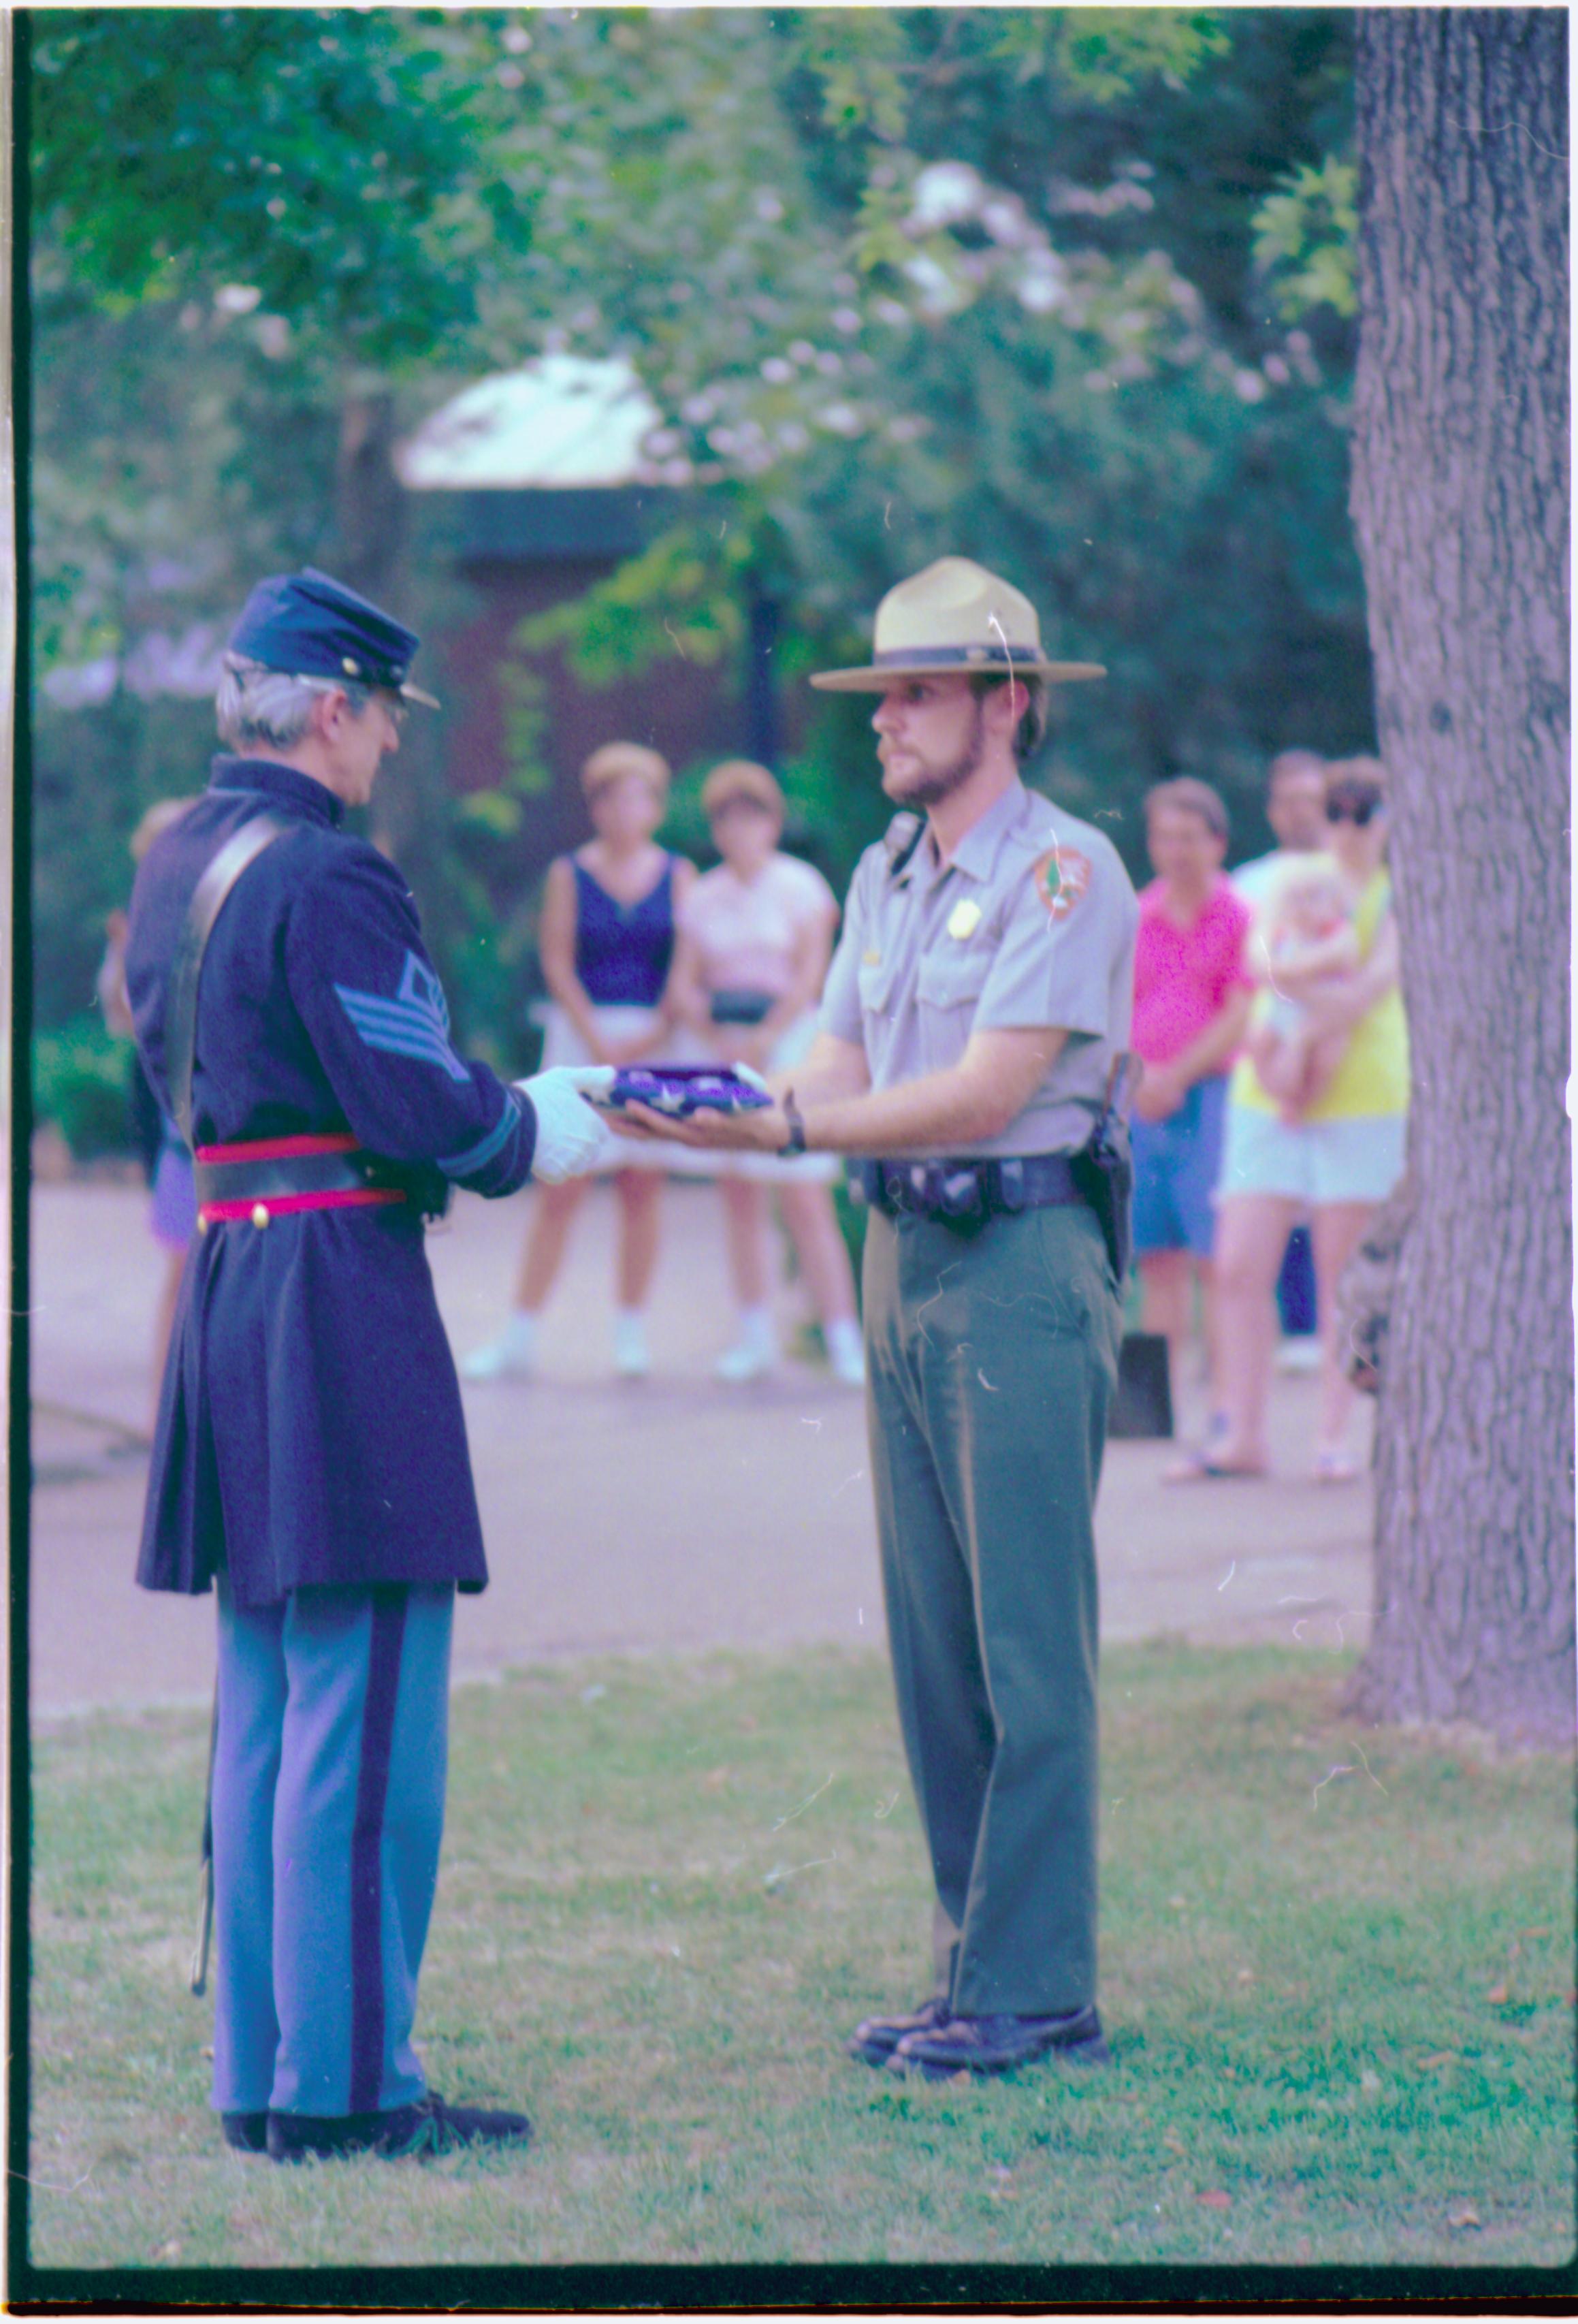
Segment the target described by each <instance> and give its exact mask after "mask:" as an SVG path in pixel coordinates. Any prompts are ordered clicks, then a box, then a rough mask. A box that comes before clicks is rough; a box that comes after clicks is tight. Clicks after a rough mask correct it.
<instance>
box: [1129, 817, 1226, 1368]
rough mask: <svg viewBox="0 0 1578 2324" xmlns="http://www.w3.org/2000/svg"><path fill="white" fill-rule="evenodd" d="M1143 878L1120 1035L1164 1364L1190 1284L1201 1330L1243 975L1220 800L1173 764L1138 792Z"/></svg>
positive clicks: (1145, 1322)
mask: <svg viewBox="0 0 1578 2324" xmlns="http://www.w3.org/2000/svg"><path fill="white" fill-rule="evenodd" d="M1145 844H1146V846H1147V848H1148V849H1149V851H1150V855H1151V863H1152V865H1153V866H1154V868H1155V871H1156V875H1157V876H1156V878H1155V879H1154V880H1153V881H1151V885H1150V886H1149V887H1148V888H1145V889H1143V890H1142V891H1141V895H1140V933H1139V941H1138V945H1137V948H1136V951H1135V955H1134V1029H1133V1048H1134V1052H1135V1054H1136V1056H1138V1057H1139V1059H1140V1061H1141V1064H1142V1066H1143V1069H1144V1070H1143V1074H1142V1078H1141V1082H1140V1085H1139V1088H1138V1089H1137V1090H1136V1092H1135V1093H1134V1103H1133V1159H1134V1250H1135V1252H1136V1254H1137V1256H1138V1259H1139V1262H1140V1281H1141V1285H1142V1291H1143V1295H1144V1304H1143V1308H1142V1316H1141V1323H1142V1328H1143V1329H1144V1330H1145V1331H1148V1332H1161V1333H1165V1334H1166V1337H1167V1341H1168V1347H1169V1352H1170V1358H1171V1362H1172V1369H1173V1371H1174V1374H1175V1376H1176V1373H1177V1369H1178V1360H1179V1353H1180V1351H1181V1349H1182V1347H1183V1344H1184V1342H1185V1341H1186V1340H1187V1339H1188V1331H1189V1320H1190V1309H1191V1306H1192V1302H1193V1295H1194V1289H1195V1286H1199V1290H1200V1296H1201V1299H1202V1302H1203V1305H1204V1309H1205V1322H1206V1344H1207V1347H1209V1344H1210V1341H1211V1336H1212V1311H1213V1299H1212V1282H1211V1275H1212V1268H1211V1249H1212V1242H1213V1240H1214V1236H1215V1232H1216V1213H1215V1211H1214V1210H1213V1207H1212V1196H1213V1194H1215V1191H1216V1177H1217V1171H1218V1168H1219V1166H1220V1162H1221V1155H1222V1118H1223V1108H1224V1105H1225V1100H1226V1093H1227V1069H1228V1067H1229V1065H1231V1064H1232V1062H1233V1056H1234V1050H1235V1049H1236V1048H1237V1047H1238V1045H1239V1043H1240V1041H1241V1040H1242V1039H1243V1030H1244V1025H1245V1022H1246V1019H1247V1018H1248V1015H1249V1003H1250V995H1251V991H1252V984H1251V980H1250V978H1249V975H1248V973H1247V972H1246V970H1245V967H1244V961H1243V955H1244V941H1245V937H1246V936H1247V934H1248V930H1249V926H1250V911H1249V907H1248V906H1247V905H1246V904H1245V903H1244V902H1243V899H1242V898H1240V897H1238V896H1236V895H1234V891H1233V888H1232V886H1231V884H1230V882H1229V881H1228V880H1227V878H1226V876H1225V873H1224V871H1223V869H1222V859H1223V857H1224V855H1225V853H1226V851H1227V810H1226V808H1225V807H1224V806H1223V804H1222V801H1221V799H1220V798H1218V796H1217V794H1216V792H1215V791H1214V790H1213V789H1212V788H1211V786H1210V785H1209V784H1208V783H1202V782H1197V781H1195V780H1194V779H1192V778H1191V777H1188V776H1183V777H1180V778H1179V779H1178V780H1176V781H1174V782H1168V783H1158V784H1157V785H1156V787H1155V788H1153V789H1152V790H1151V791H1150V792H1148V793H1147V795H1146V798H1145Z"/></svg>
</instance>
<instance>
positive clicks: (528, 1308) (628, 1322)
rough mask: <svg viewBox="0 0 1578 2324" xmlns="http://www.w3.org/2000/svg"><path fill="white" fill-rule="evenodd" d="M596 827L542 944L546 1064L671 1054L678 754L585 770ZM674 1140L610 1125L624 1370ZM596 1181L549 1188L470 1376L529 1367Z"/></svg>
mask: <svg viewBox="0 0 1578 2324" xmlns="http://www.w3.org/2000/svg"><path fill="white" fill-rule="evenodd" d="M581 787H582V788H583V791H584V792H585V794H586V804H587V807H588V810H589V812H590V814H591V816H592V825H593V827H594V829H595V832H596V836H595V838H593V839H590V840H588V841H587V843H586V844H585V845H584V846H583V847H578V848H577V849H576V850H575V852H574V853H573V855H560V856H556V857H555V860H554V862H552V863H551V864H550V865H549V866H548V876H547V884H546V890H545V891H544V897H543V912H542V921H541V925H540V927H539V928H538V931H537V951H538V954H539V956H540V958H541V960H542V964H543V975H544V978H545V980H546V983H547V988H548V991H549V993H550V995H551V996H552V1006H551V1008H550V1010H549V1011H548V1020H547V1032H546V1039H545V1041H544V1044H543V1065H544V1067H545V1069H546V1067H547V1066H549V1065H632V1064H634V1063H635V1061H636V1060H637V1059H638V1058H641V1057H654V1056H658V1055H659V1054H660V1052H661V1050H662V1047H663V1045H664V1037H665V1034H666V1033H667V1031H668V1029H669V1028H670V1026H671V1025H672V1024H673V1023H674V1012H673V1010H672V1009H671V1008H670V1006H669V1004H668V1000H667V985H668V973H669V965H670V963H671V961H672V959H673V955H674V922H675V916H676V914H677V912H678V909H679V907H680V905H681V903H682V902H683V899H684V897H685V895H686V894H687V892H688V891H689V888H690V884H691V881H693V879H694V878H695V867H694V865H693V864H692V863H689V862H686V861H685V859H684V858H683V856H679V855H670V854H668V853H666V852H665V850H664V849H663V848H661V847H659V846H658V845H657V844H656V842H655V840H654V839H653V836H652V835H653V833H654V832H655V831H656V828H657V826H658V825H659V824H660V823H661V822H662V820H663V816H664V810H665V807H666V806H667V803H668V763H667V761H666V760H665V759H664V758H663V757H662V756H661V755H660V754H659V753H658V752H656V751H649V750H647V749H646V748H645V747H644V746H643V745H642V744H641V743H639V742H608V743H605V744H604V745H603V747H602V749H601V750H600V751H594V752H592V756H591V758H590V759H588V760H587V761H586V764H585V765H584V766H583V768H582V770H581ZM664 1161H665V1154H664V1148H661V1147H658V1146H654V1147H653V1148H650V1150H647V1149H645V1148H636V1147H635V1146H634V1144H633V1143H632V1141H630V1140H628V1139H616V1138H614V1137H613V1136H612V1135H611V1133H610V1136H609V1138H608V1140H607V1143H606V1146H605V1148H604V1149H603V1152H602V1154H601V1156H600V1157H598V1159H597V1160H596V1161H594V1162H593V1164H592V1173H593V1174H595V1173H596V1172H598V1171H601V1170H611V1171H612V1172H613V1174H614V1189H615V1193H616V1194H617V1195H618V1198H619V1256H618V1268H617V1281H618V1292H617V1308H616V1313H615V1316H614V1368H615V1369H616V1370H617V1371H619V1372H620V1373H622V1374H623V1375H625V1377H627V1378H628V1379H638V1378H639V1377H640V1376H641V1375H642V1374H643V1373H645V1372H646V1371H647V1369H649V1359H648V1356H647V1334H646V1327H645V1323H644V1317H643V1311H644V1309H645V1307H646V1304H647V1293H648V1291H649V1290H650V1288H651V1284H652V1275H653V1270H654V1268H656V1263H657V1235H658V1203H659V1199H660V1197H661V1194H662V1191H663V1171H664ZM589 1183H590V1179H589V1177H580V1178H566V1179H564V1181H563V1182H562V1183H561V1184H559V1185H545V1186H543V1187H540V1188H539V1189H538V1192H537V1203H536V1205H535V1207H534V1209H533V1212H532V1220H531V1225H530V1228H529V1230H528V1234H527V1238H526V1245H525V1248H524V1250H522V1252H521V1258H520V1268H519V1272H518V1276H517V1277H516V1286H515V1305H514V1307H513V1309H512V1310H511V1312H510V1314H509V1318H508V1320H507V1322H506V1323H505V1325H504V1328H503V1330H502V1332H500V1334H499V1337H498V1338H497V1339H496V1340H491V1341H490V1342H489V1343H488V1344H487V1346H486V1347H482V1348H478V1349H476V1350H475V1351H473V1352H472V1354H471V1355H470V1356H468V1357H467V1358H466V1360H465V1361H464V1362H463V1365H462V1366H461V1369H462V1371H463V1373H464V1375H465V1377H466V1379H473V1380H481V1379H500V1378H502V1377H503V1376H505V1375H507V1374H515V1375H517V1376H521V1375H524V1374H526V1373H528V1372H529V1371H530V1370H531V1369H532V1367H533V1364H534V1362H535V1360H536V1357H537V1317H538V1315H539V1314H541V1312H542V1310H543V1308H544V1307H545V1305H546V1304H547V1298H548V1295H549V1293H550V1292H551V1291H552V1289H553V1287H554V1284H555V1280H556V1279H557V1277H558V1273H559V1268H560V1266H561V1265H562V1263H563V1260H564V1250H565V1246H566V1244H567V1242H568V1240H569V1235H570V1229H571V1226H572V1224H573V1221H574V1218H575V1213H576V1212H577V1211H578V1210H579V1209H580V1207H581V1204H582V1202H583V1199H584V1197H585V1194H586V1189H587V1185H588V1184H589Z"/></svg>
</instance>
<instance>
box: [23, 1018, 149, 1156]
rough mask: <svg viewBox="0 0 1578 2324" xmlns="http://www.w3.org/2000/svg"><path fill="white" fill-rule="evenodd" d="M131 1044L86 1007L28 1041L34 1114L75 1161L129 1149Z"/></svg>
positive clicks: (123, 1151) (130, 1136)
mask: <svg viewBox="0 0 1578 2324" xmlns="http://www.w3.org/2000/svg"><path fill="white" fill-rule="evenodd" d="M131 1071H132V1045H131V1043H130V1042H129V1041H125V1040H122V1039H121V1038H119V1037H118V1036H117V1035H115V1034H114V1033H112V1032H111V1031H110V1030H109V1028H108V1027H107V1026H106V1024H105V1022H104V1019H102V1018H101V1017H100V1016H99V1015H98V1014H97V1012H96V1010H84V1011H83V1013H82V1014H81V1015H80V1016H78V1017H73V1018H71V1019H69V1021H68V1022H67V1023H66V1024H64V1025H58V1026H56V1027H55V1028H54V1029H53V1030H52V1031H50V1032H47V1033H35V1034H34V1035H33V1042H32V1089H33V1114H34V1118H35V1120H39V1121H52V1122H54V1124H55V1125H56V1127H57V1128H58V1129H59V1130H60V1135H61V1137H62V1138H64V1139H65V1140H66V1143H67V1145H68V1146H69V1148H70V1149H71V1153H72V1157H73V1158H74V1159H75V1160H76V1161H78V1162H88V1161H91V1160H92V1159H93V1158H94V1157H95V1156H96V1155H100V1154H120V1153H125V1152H128V1151H129V1150H130V1149H131V1147H132V1144H133V1138H132V1128H131V1120H130V1116H129V1113H128V1111H127V1107H128V1093H129V1089H130V1085H131Z"/></svg>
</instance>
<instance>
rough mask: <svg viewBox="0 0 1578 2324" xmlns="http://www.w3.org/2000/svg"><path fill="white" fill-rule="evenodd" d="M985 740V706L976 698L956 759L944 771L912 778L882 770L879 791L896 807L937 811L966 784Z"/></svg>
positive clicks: (928, 770) (924, 772) (925, 770)
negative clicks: (935, 808) (966, 736)
mask: <svg viewBox="0 0 1578 2324" xmlns="http://www.w3.org/2000/svg"><path fill="white" fill-rule="evenodd" d="M985 748H986V705H985V703H983V702H982V701H981V700H980V699H979V698H978V697H977V700H976V704H975V712H974V716H973V717H972V719H971V722H970V731H969V734H968V738H967V739H966V742H965V746H964V748H963V750H962V751H961V752H959V756H958V758H957V759H951V760H950V761H949V762H948V764H947V765H946V766H943V767H922V768H920V769H919V770H917V771H916V772H915V773H913V774H912V775H903V774H899V773H897V772H896V771H895V770H894V769H892V768H888V767H885V768H884V769H883V770H882V788H883V789H884V790H885V792H886V793H887V796H888V797H889V798H890V799H892V800H893V801H894V803H895V806H897V807H938V806H940V804H941V802H942V801H943V800H944V799H945V798H952V797H953V794H954V792H955V791H957V790H962V789H963V788H964V786H965V784H966V783H968V780H969V779H970V777H971V776H972V775H973V774H974V773H975V771H976V770H977V767H979V765H980V763H981V759H982V755H983V752H984V751H985Z"/></svg>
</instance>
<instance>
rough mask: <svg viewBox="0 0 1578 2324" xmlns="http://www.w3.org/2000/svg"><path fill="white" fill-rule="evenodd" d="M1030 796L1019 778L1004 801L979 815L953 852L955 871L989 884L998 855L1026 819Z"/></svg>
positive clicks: (994, 803)
mask: <svg viewBox="0 0 1578 2324" xmlns="http://www.w3.org/2000/svg"><path fill="white" fill-rule="evenodd" d="M1029 803H1030V793H1029V792H1028V791H1027V790H1026V789H1025V788H1024V785H1023V783H1022V782H1021V781H1020V779H1019V778H1018V776H1017V775H1015V777H1014V780H1013V781H1012V782H1011V783H1010V784H1009V786H1008V788H1007V789H1006V790H1005V792H1004V793H1003V795H1002V797H1001V798H995V799H994V800H993V801H992V804H991V806H990V807H988V808H987V809H986V813H985V815H983V816H977V818H976V820H975V822H974V823H972V824H971V825H970V827H969V829H968V831H967V832H966V833H965V835H964V837H963V838H962V839H961V840H960V841H959V845H958V846H957V847H956V848H955V849H954V851H953V865H954V869H955V870H956V871H962V872H963V873H964V875H965V877H966V879H967V880H978V881H986V880H989V879H990V878H991V877H992V874H993V872H994V871H995V870H996V868H997V855H998V852H999V850H1000V849H1001V847H1002V845H1003V842H1004V840H1005V838H1006V837H1007V835H1008V834H1009V833H1010V832H1011V831H1013V830H1014V828H1015V826H1016V825H1018V824H1019V823H1020V822H1021V821H1022V820H1023V816H1024V813H1025V810H1026V808H1027V807H1028V806H1029Z"/></svg>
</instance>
